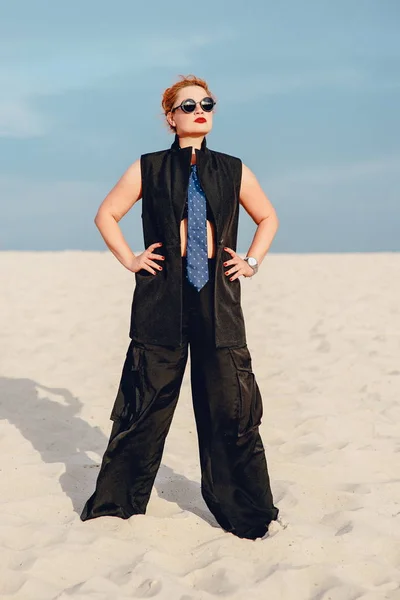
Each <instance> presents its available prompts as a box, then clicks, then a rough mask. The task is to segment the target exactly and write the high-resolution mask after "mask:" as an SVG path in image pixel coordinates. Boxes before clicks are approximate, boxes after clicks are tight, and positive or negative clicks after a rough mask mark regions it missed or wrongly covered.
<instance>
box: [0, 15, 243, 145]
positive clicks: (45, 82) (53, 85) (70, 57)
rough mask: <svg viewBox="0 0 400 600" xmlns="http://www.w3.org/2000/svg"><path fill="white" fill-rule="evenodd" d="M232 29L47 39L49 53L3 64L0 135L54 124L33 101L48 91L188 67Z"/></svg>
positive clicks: (41, 131) (26, 133)
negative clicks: (108, 39) (70, 41)
mask: <svg viewBox="0 0 400 600" xmlns="http://www.w3.org/2000/svg"><path fill="white" fill-rule="evenodd" d="M234 37H235V33H234V32H233V30H231V29H229V28H226V27H223V28H220V29H216V30H214V31H213V30H211V31H210V32H208V33H207V34H203V33H196V32H193V33H191V34H190V35H189V34H187V35H186V36H184V35H181V36H179V37H178V36H172V35H163V34H161V35H160V34H157V33H156V32H155V33H154V34H153V35H151V36H149V35H146V36H143V37H142V38H141V37H140V36H137V35H136V36H133V37H132V38H123V39H116V40H112V44H108V45H106V44H104V42H102V40H93V43H88V41H87V40H85V41H83V40H80V41H78V42H75V41H74V46H73V47H70V46H69V45H66V46H63V47H62V49H60V48H59V47H58V46H57V45H55V44H54V45H52V44H51V43H49V52H48V55H47V56H44V57H42V58H40V59H39V58H38V57H36V59H35V61H34V62H32V63H29V62H28V63H25V64H24V65H23V66H20V65H18V64H12V63H10V64H9V65H7V66H4V65H3V66H2V67H1V68H0V89H1V90H2V99H1V102H0V137H8V138H32V137H38V136H43V135H46V134H47V133H48V132H49V131H50V130H51V128H52V122H51V121H50V120H49V118H48V116H47V115H45V114H41V113H39V111H38V110H37V108H36V107H35V106H34V101H35V100H36V99H37V98H40V97H41V96H44V95H53V94H60V93H63V92H66V91H71V90H83V89H85V88H88V87H91V86H93V85H94V84H102V82H104V81H106V80H107V79H109V78H110V77H113V76H116V75H121V74H126V76H128V77H131V76H135V75H140V76H142V75H143V74H144V73H146V72H147V71H148V70H149V69H152V68H160V67H165V68H176V69H185V68H187V67H190V66H191V65H192V62H193V54H194V53H196V52H198V51H199V50H201V49H202V48H207V47H210V46H211V45H214V44H220V43H223V42H224V41H227V40H230V39H233V38H234Z"/></svg>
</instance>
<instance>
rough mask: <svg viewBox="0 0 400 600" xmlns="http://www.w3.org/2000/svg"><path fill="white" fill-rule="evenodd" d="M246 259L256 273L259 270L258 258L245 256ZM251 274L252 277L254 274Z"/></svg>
mask: <svg viewBox="0 0 400 600" xmlns="http://www.w3.org/2000/svg"><path fill="white" fill-rule="evenodd" d="M244 260H245V261H246V262H247V264H248V265H250V267H251V268H252V269H253V271H254V273H253V275H255V274H256V273H257V271H258V260H257V259H256V258H254V256H246V257H245V258H244ZM253 275H251V277H252V276H253Z"/></svg>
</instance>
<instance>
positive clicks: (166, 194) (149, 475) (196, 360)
mask: <svg viewBox="0 0 400 600" xmlns="http://www.w3.org/2000/svg"><path fill="white" fill-rule="evenodd" d="M214 105H215V100H214V98H213V96H212V95H211V93H210V91H209V89H208V86H207V84H206V82H205V81H203V80H201V79H198V78H196V77H194V76H188V77H183V76H182V77H181V81H178V82H177V83H175V84H174V85H173V86H172V87H170V88H168V89H167V90H166V91H165V93H164V96H163V101H162V106H163V109H164V112H165V116H166V120H167V122H168V126H169V127H170V129H171V131H172V132H174V133H175V141H174V143H173V144H172V146H171V148H169V149H167V150H161V151H158V152H150V153H147V154H143V155H142V156H141V157H140V159H139V160H137V161H136V162H134V163H133V164H132V165H131V166H130V167H129V168H128V170H127V171H126V172H125V174H124V175H123V176H122V177H121V179H120V180H119V181H118V183H117V184H116V186H115V187H114V188H113V189H112V190H111V192H110V193H109V194H108V196H107V197H106V198H105V200H104V201H103V203H102V204H101V206H100V208H99V211H98V214H97V216H96V219H95V222H96V225H97V227H98V228H99V230H100V233H101V235H102V236H103V238H104V240H105V242H106V244H107V246H108V247H109V248H110V250H111V252H112V253H113V254H114V255H115V256H116V258H117V259H118V260H119V261H120V262H121V263H122V264H123V265H124V266H125V267H126V268H127V269H129V270H130V271H132V272H134V273H135V281H136V285H135V291H134V295H133V302H132V311H131V323H130V332H129V335H130V338H131V342H130V344H129V348H128V351H127V354H126V359H125V363H124V366H123V370H122V376H121V381H120V385H119V389H118V393H117V396H116V399H115V402H114V406H113V409H112V412H111V415H110V418H111V419H112V420H113V421H114V424H113V428H112V431H111V435H110V440H109V443H108V446H107V449H106V451H105V453H104V456H103V460H102V464H101V468H100V472H99V475H98V478H97V482H96V489H95V491H94V493H93V495H92V496H91V497H90V498H89V499H88V501H87V502H86V504H85V507H84V509H83V511H82V514H81V519H82V520H83V521H84V520H87V519H92V518H95V517H100V516H104V515H111V516H118V517H121V518H123V519H127V518H129V517H130V516H132V515H134V514H144V513H145V512H146V506H147V503H148V500H149V498H150V493H151V490H152V486H153V483H154V480H155V477H156V474H157V471H158V468H159V465H160V462H161V458H162V453H163V449H164V444H165V439H166V436H167V434H168V431H169V428H170V425H171V421H172V417H173V413H174V410H175V406H176V403H177V400H178V396H179V392H180V388H181V383H182V379H183V375H184V371H185V366H186V363H187V358H188V349H189V348H190V366H191V373H190V376H191V389H192V399H193V407H194V414H195V419H196V426H197V434H198V443H199V454H200V465H201V493H202V496H203V498H204V500H205V502H206V504H207V506H208V508H209V509H210V511H211V512H212V513H213V515H214V516H215V518H216V520H217V522H218V523H219V524H220V526H221V527H222V528H223V529H225V530H226V531H229V532H231V533H233V534H234V535H237V536H239V537H243V538H249V539H256V538H257V537H262V536H264V534H265V533H266V532H267V531H268V525H269V523H270V522H271V520H276V519H277V517H278V512H279V511H278V509H277V508H276V507H275V506H274V504H273V499H272V493H271V489H270V482H269V475H268V470H267V463H266V458H265V452H264V447H263V444H262V440H261V437H260V434H259V425H260V422H261V417H262V413H263V407H262V399H261V395H260V390H259V387H258V385H257V383H256V380H255V376H254V373H253V372H252V365H251V357H250V354H249V350H248V348H247V343H246V333H245V325H244V321H243V313H242V308H241V304H240V281H239V277H240V276H241V275H243V276H244V277H251V276H252V275H254V273H255V272H256V271H257V268H258V266H259V264H261V262H262V260H263V258H264V256H265V254H266V252H267V251H268V248H269V246H270V245H271V242H272V240H273V238H274V236H275V233H276V230H277V227H278V220H277V217H276V213H275V210H274V208H273V207H272V205H271V203H270V202H269V200H268V198H267V197H266V196H265V194H264V192H263V191H262V189H261V187H260V186H259V184H258V182H257V179H256V177H255V176H254V175H253V173H252V172H251V171H250V170H249V169H248V168H247V167H246V166H245V165H243V164H242V162H241V160H240V159H239V158H236V157H234V156H230V155H228V154H224V153H221V152H216V151H213V150H210V149H209V148H208V147H207V143H206V135H207V134H208V133H209V132H210V131H211V128H212V124H213V110H214ZM139 198H142V215H141V216H142V221H143V234H144V242H145V248H146V249H145V250H144V252H142V253H141V254H139V255H137V256H135V255H134V254H133V253H132V251H131V249H130V248H129V246H128V244H127V243H126V241H125V239H124V238H123V235H122V233H121V230H120V229H119V226H118V221H119V220H120V219H121V218H122V217H123V216H124V215H125V214H126V213H127V212H128V210H129V209H130V208H131V207H132V205H133V204H134V203H135V202H137V201H138V200H139ZM239 203H240V204H242V206H243V207H244V208H245V210H246V211H247V212H248V213H249V214H250V216H251V217H252V218H253V220H254V221H255V223H256V224H257V231H256V234H255V236H254V239H253V242H252V244H251V247H250V249H249V252H248V256H247V257H246V258H245V259H243V258H241V257H240V256H238V254H236V251H235V250H236V238H237V227H238V217H239Z"/></svg>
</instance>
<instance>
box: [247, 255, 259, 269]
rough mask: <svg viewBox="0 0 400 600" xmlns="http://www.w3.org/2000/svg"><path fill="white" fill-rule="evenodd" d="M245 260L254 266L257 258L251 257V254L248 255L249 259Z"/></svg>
mask: <svg viewBox="0 0 400 600" xmlns="http://www.w3.org/2000/svg"><path fill="white" fill-rule="evenodd" d="M247 262H248V263H249V265H250V266H251V267H255V266H256V265H257V259H256V258H253V257H252V256H250V257H249V259H248V261H247Z"/></svg>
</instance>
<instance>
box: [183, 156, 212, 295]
mask: <svg viewBox="0 0 400 600" xmlns="http://www.w3.org/2000/svg"><path fill="white" fill-rule="evenodd" d="M206 221H207V203H206V196H205V194H204V191H203V189H202V187H201V185H200V182H199V178H198V175H197V166H196V165H192V166H191V172H190V179H189V189H188V240H187V249H186V257H187V262H186V264H187V273H186V276H187V278H188V280H189V282H190V283H191V284H192V285H193V286H194V287H195V288H196V289H197V291H198V292H199V291H200V290H201V289H202V287H204V286H205V284H206V283H207V281H208V253H207V224H206Z"/></svg>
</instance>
